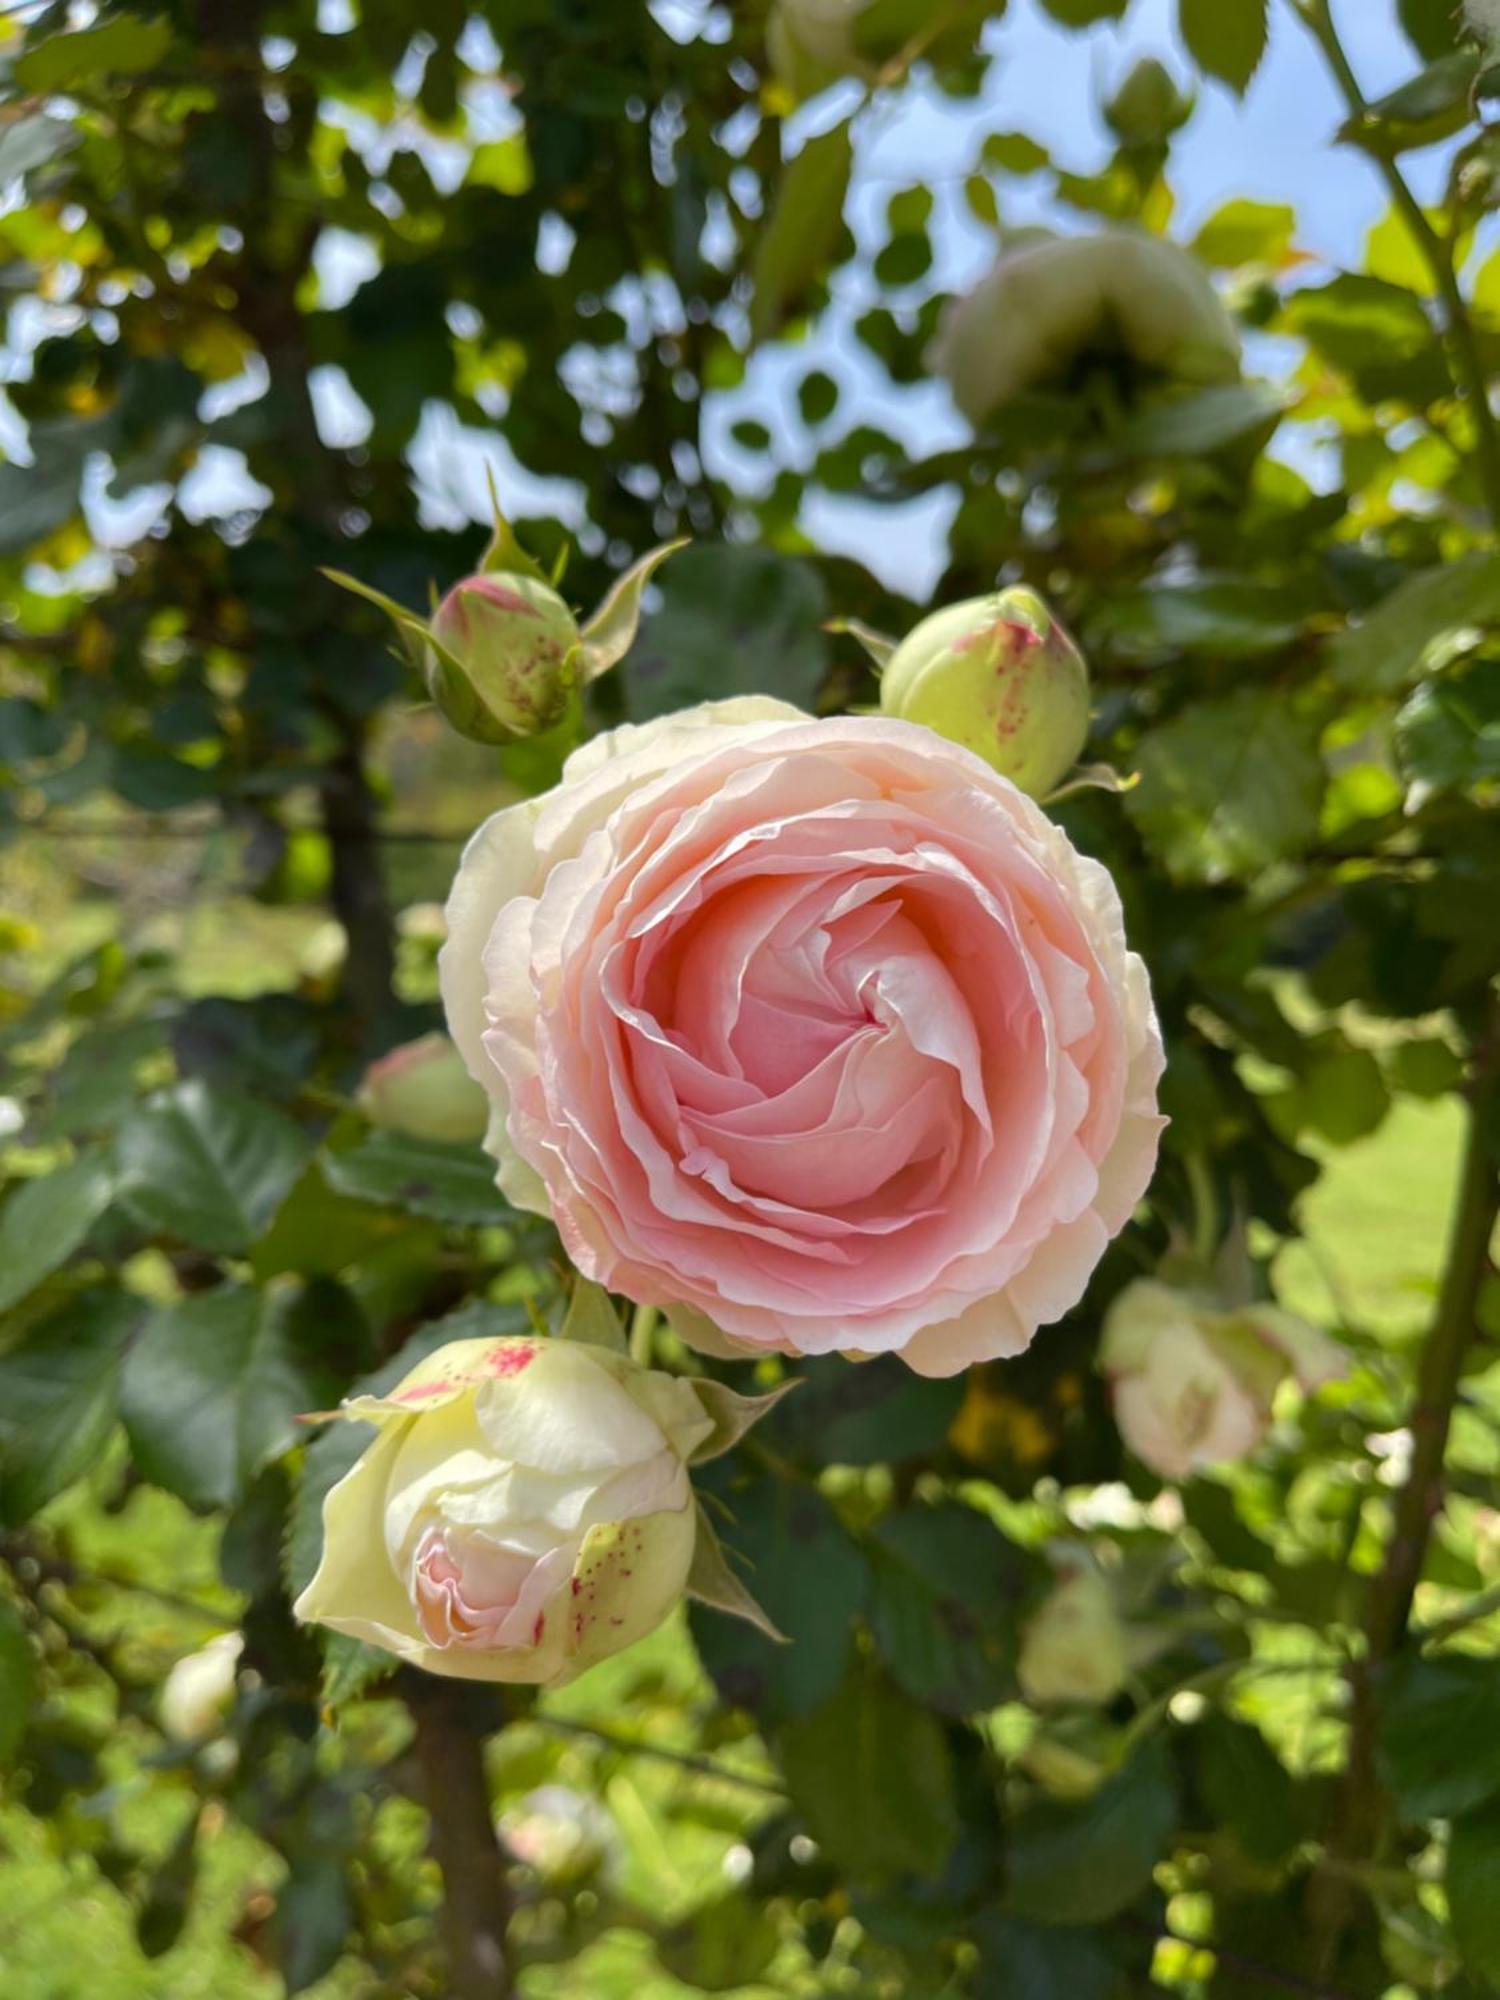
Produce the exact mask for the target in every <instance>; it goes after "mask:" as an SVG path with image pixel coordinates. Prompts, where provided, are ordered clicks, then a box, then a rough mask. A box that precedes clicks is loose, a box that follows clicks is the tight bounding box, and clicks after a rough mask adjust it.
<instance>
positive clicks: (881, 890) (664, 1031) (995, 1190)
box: [486, 720, 1159, 1365]
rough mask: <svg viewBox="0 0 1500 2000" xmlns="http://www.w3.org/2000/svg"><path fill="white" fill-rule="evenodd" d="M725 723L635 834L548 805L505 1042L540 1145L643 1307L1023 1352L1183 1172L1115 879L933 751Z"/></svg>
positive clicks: (592, 1262) (813, 1344)
mask: <svg viewBox="0 0 1500 2000" xmlns="http://www.w3.org/2000/svg"><path fill="white" fill-rule="evenodd" d="M644 733H645V732H643V734H644ZM710 735H711V737H712V747H711V748H709V749H708V751H707V754H706V755H704V756H702V757H694V758H689V759H688V761H686V762H685V763H684V764H682V765H681V766H680V767H678V768H673V769H671V770H662V771H659V772H658V773H657V774H656V775H653V776H652V777H651V778H650V779H649V781H648V782H647V783H645V784H644V785H642V786H640V787H639V788H638V789H636V790H635V791H634V792H629V791H628V790H627V791H626V792H619V791H617V792H615V793H614V794H611V795H610V797H609V799H608V801H607V803H606V802H605V798H604V793H603V792H602V791H600V792H598V794H597V797H596V798H595V799H594V803H595V804H597V805H598V807H599V811H600V812H601V813H604V812H607V813H608V815H609V816H608V817H607V818H597V817H592V816H591V815H592V813H593V807H592V806H591V805H590V804H589V801H588V800H586V799H583V798H582V796H581V793H580V791H579V790H577V789H576V788H575V790H574V793H573V797H572V800H571V803H570V804H568V805H566V806H565V805H564V804H563V803H562V802H561V801H558V802H557V804H556V809H555V810H554V809H553V807H551V806H548V807H544V809H543V811H542V813H541V815H540V818H539V821H538V825H541V824H542V823H543V822H546V823H547V824H548V826H549V828H550V829H551V832H550V833H549V836H548V837H549V838H550V839H551V840H552V841H553V847H552V849H551V851H550V853H549V854H544V853H543V845H542V843H541V842H540V841H539V844H538V863H539V869H540V871H541V873H542V874H543V875H544V876H545V880H544V882H543V884H542V887H541V890H540V893H539V895H538V897H537V901H536V908H535V911H534V913H533V915H532V918H531V924H530V948H529V956H528V961H527V965H526V976H525V981H524V982H523V981H522V980H521V979H520V978H518V977H517V976H516V973H515V971H514V969H512V970H511V971H509V972H508V973H505V972H501V971H500V970H499V968H498V967H497V977H498V979H499V980H500V981H501V983H502V985H503V989H504V991H503V993H502V998H501V1000H500V1002H499V1004H498V1005H496V1006H494V1007H493V1008H492V1029H491V1033H492V1036H493V1040H492V1041H491V1040H490V1039H489V1038H487V1040H486V1048H487V1049H489V1050H490V1051H491V1053H492V1054H493V1056H494V1060H495V1062H496V1063H497V1065H498V1067H499V1069H500V1071H501V1073H502V1076H503V1088H504V1090H505V1091H506V1093H507V1100H506V1101H507V1116H506V1131H507V1133H508V1135H509V1139H510V1141H511V1143H512V1144H513V1145H514V1146H515V1147H516V1148H517V1149H518V1151H519V1152H520V1153H521V1154H522V1155H523V1156H524V1158H525V1159H527V1160H528V1161H529V1163H530V1166H531V1168H532V1169H533V1170H534V1171H536V1172H538V1173H540V1175H541V1176H542V1179H543V1180H544V1181H545V1183H546V1185H547V1189H548V1194H549V1198H550V1202H551V1206H552V1208H553V1210H554V1213H555V1214H556V1216H557V1219H558V1223H559V1227H560V1228H561V1229H562V1231H563V1234H564V1237H565V1240H566V1241H567V1242H568V1245H569V1248H570V1250H571V1251H572V1252H573V1254H575V1256H578V1257H579V1258H580V1261H581V1262H582V1260H584V1259H587V1260H589V1261H588V1262H587V1263H584V1264H583V1267H584V1268H586V1269H589V1270H590V1271H591V1273H592V1274H593V1275H596V1276H599V1277H600V1278H601V1279H603V1280H604V1281H605V1282H608V1283H611V1284H613V1285H616V1286H617V1287H618V1288H619V1289H621V1290H624V1291H626V1292H629V1293H631V1294H632V1295H633V1296H636V1297H640V1298H648V1299H651V1300H653V1301H654V1302H657V1303H670V1302H673V1301H676V1302H679V1303H681V1304H683V1305H684V1306H686V1307H690V1308H693V1309H696V1310H697V1311H699V1312H702V1313H706V1314H707V1315H709V1316H710V1317H712V1318H713V1319H715V1320H717V1321H718V1322H719V1324H721V1325H722V1326H723V1327H724V1328H725V1330H726V1332H728V1333H730V1334H732V1335H735V1336H738V1337H740V1338H742V1339H745V1340H749V1341H752V1342H755V1343H758V1344H759V1345H761V1346H764V1347H780V1348H783V1349H784V1348H788V1347H790V1348H792V1349H794V1350H795V1349H797V1348H799V1347H800V1348H801V1349H802V1350H803V1351H820V1350H822V1349H824V1348H826V1347H830V1346H840V1345H847V1346H858V1347H865V1348H870V1349H878V1348H884V1347H890V1346H899V1345H901V1344H902V1343H911V1342H913V1340H914V1339H915V1338H916V1337H917V1336H921V1337H922V1339H923V1340H924V1341H926V1345H927V1348H928V1349H932V1350H933V1351H936V1350H935V1348H934V1343H933V1342H932V1341H929V1340H926V1336H925V1335H923V1334H922V1329H923V1328H925V1327H930V1326H934V1325H937V1324H939V1323H941V1324H950V1323H951V1324H952V1325H954V1326H959V1327H961V1328H962V1329H964V1331H963V1332H962V1335H961V1336H957V1335H956V1336H954V1338H955V1339H957V1340H958V1342H959V1344H960V1345H963V1344H964V1343H965V1342H968V1341H970V1340H971V1339H974V1340H983V1341H987V1342H989V1343H990V1347H991V1351H998V1349H999V1346H1000V1345H1001V1344H1005V1345H1007V1346H1008V1348H1010V1349H1013V1348H1014V1346H1015V1345H1016V1343H1017V1341H1018V1340H1019V1339H1021V1338H1022V1336H1024V1334H1025V1333H1026V1332H1028V1331H1029V1328H1028V1327H1027V1326H1026V1325H1025V1324H1024V1322H1025V1321H1027V1320H1028V1319H1029V1320H1030V1321H1031V1323H1032V1324H1033V1325H1034V1324H1035V1323H1036V1320H1037V1319H1038V1318H1041V1317H1050V1316H1054V1315H1055V1314H1056V1312H1059V1311H1065V1310H1067V1309H1068V1306H1069V1305H1070V1304H1071V1303H1072V1302H1073V1301H1074V1300H1075V1299H1076V1297H1077V1295H1078V1293H1079V1292H1080V1291H1081V1289H1082V1285H1083V1283H1085V1282H1086V1280H1087V1276H1088V1271H1089V1270H1090V1269H1091V1268H1092V1264H1093V1262H1094V1261H1096V1260H1097V1256H1098V1255H1099V1254H1100V1251H1101V1250H1102V1247H1103V1241H1104V1240H1107V1232H1108V1230H1109V1229H1112V1228H1114V1227H1117V1226H1118V1220H1117V1219H1116V1218H1117V1216H1118V1211H1119V1207H1120V1205H1121V1204H1122V1203H1124V1202H1126V1201H1127V1199H1129V1200H1131V1201H1132V1203H1133V1199H1134V1193H1135V1190H1136V1188H1137V1186H1138V1185H1139V1184H1141V1182H1142V1177H1143V1175H1145V1174H1148V1173H1149V1165H1150V1158H1151V1156H1152V1155H1153V1154H1154V1148H1155V1138H1156V1130H1157V1125H1158V1123H1159V1121H1158V1117H1157V1114H1156V1112H1155V1108H1154V1084H1155V1077H1156V1074H1157V1071H1158V1070H1159V1045H1158V1044H1157V1042H1156V1038H1155V1031H1154V1023H1153V1022H1152V1019H1151V1014H1150V1005H1149V996H1148V995H1146V994H1145V988H1144V976H1143V974H1142V973H1141V971H1140V968H1139V962H1138V961H1136V960H1134V959H1132V958H1131V957H1130V956H1129V955H1128V953H1127V952H1126V951H1125V947H1124V942H1123V929H1122V926H1121V923H1120V919H1119V910H1118V903H1117V900H1116V899H1115V897H1114V892H1113V888H1112V885H1110V884H1109V882H1108V878H1107V876H1105V875H1104V874H1103V871H1102V870H1099V869H1098V867H1097V864H1094V863H1091V862H1087V861H1085V860H1084V859H1083V858H1082V857H1079V856H1078V855H1077V854H1076V853H1075V852H1074V851H1073V850H1072V848H1071V847H1070V846H1069V845H1068V843H1067V841H1066V839H1065V838H1064V836H1063V835H1062V834H1061V833H1060V831H1059V830H1058V829H1057V828H1055V827H1054V826H1052V825H1051V823H1050V822H1048V821H1047V820H1046V818H1045V816H1044V815H1042V814H1041V813H1040V812H1039V811H1038V810H1037V809H1036V808H1035V807H1034V806H1032V805H1031V804H1030V803H1029V802H1028V801H1025V800H1023V799H1021V798H1020V796H1019V795H1018V794H1016V793H1014V791H1013V790H1012V788H1010V787H1009V786H1007V785H1006V784H1005V783H1004V781H1002V780H999V779H997V778H995V777H994V775H993V774H992V773H990V772H988V770H987V769H986V768H985V767H983V766H981V765H979V764H978V763H977V762H976V760H974V759H971V758H969V757H967V756H966V755H965V754H964V753H959V752H955V751H954V750H953V749H952V747H951V746H948V745H945V744H943V743H941V741H940V740H939V739H936V738H932V737H930V736H929V735H928V734H927V732H924V731H921V730H916V729H913V728H911V727H909V726H904V725H892V724H886V723H883V722H882V723H873V722H867V721H863V720H860V721H851V722H845V723H833V724H818V725H800V724H790V723H789V724H788V725H787V726H786V727H785V728H777V727H761V728H758V729H757V730H755V731H754V732H752V733H748V734H746V735H744V736H742V737H740V738H738V739H736V738H735V737H734V736H733V735H732V734H731V733H729V732H723V733H720V732H717V731H714V732H705V739H707V737H708V736H710ZM593 782H594V781H593V780H592V778H590V779H589V781H588V783H589V784H593ZM568 789H569V788H568V787H567V786H565V787H564V788H563V790H564V792H567V791H568ZM584 789H585V790H586V789H587V786H585V787H584ZM590 796H591V797H594V795H593V794H591V795H590ZM565 845H570V847H571V851H570V852H566V853H565V852H563V851H562V846H565ZM549 868H550V872H549ZM893 910H894V911H895V912H896V914H891V912H892V911H893ZM853 911H860V912H862V914H861V916H860V917H859V923H858V925H857V926H856V925H854V924H853V922H852V919H851V917H850V913H851V912H853ZM841 922H842V923H843V930H842V932H841V929H840V925H841ZM861 927H862V928H861ZM495 935H496V938H497V940H498V937H499V935H500V926H497V927H496V933H495ZM496 956H497V957H498V950H497V953H496ZM689 975H691V976H689ZM528 988H529V994H528V990H527V989H528ZM528 1002H529V1006H530V1013H529V1016H528V1013H527V1007H528ZM872 1019H873V1020H874V1021H876V1022H878V1023H879V1024H880V1028H881V1031H882V1032H883V1033H884V1034H885V1035H886V1036H887V1037H888V1038H889V1040H888V1042H885V1043H882V1042H878V1041H876V1040H873V1039H872V1038H871V1036H870V1023H871V1020H872ZM846 1022H847V1035H846V1036H845V1039H844V1040H842V1041H841V1040H840V1039H839V1036H840V1031H841V1029H842V1028H843V1027H844V1024H845V1023H846ZM799 1043H800V1046H798V1044H799ZM882 1048H883V1049H887V1050H895V1051H896V1052H897V1053H898V1054H899V1060H896V1059H895V1058H894V1057H893V1056H891V1055H890V1054H887V1055H886V1056H884V1057H882V1059H881V1061H879V1062H877V1061H875V1059H874V1057H873V1056H872V1055H870V1054H868V1053H867V1054H865V1055H862V1056H859V1057H858V1058H856V1055H855V1051H856V1050H859V1049H864V1050H867V1051H868V1050H875V1049H882ZM932 1074H939V1075H945V1076H947V1077H948V1078H950V1079H951V1084H950V1089H951V1091H952V1097H951V1104H952V1107H953V1108H952V1109H951V1110H949V1111H947V1112H946V1113H945V1114H942V1115H939V1116H936V1117H934V1114H933V1112H932V1092H931V1090H930V1088H929V1083H930V1077H931V1075H932ZM924 1077H926V1078H927V1079H928V1080H927V1081H924V1080H923V1079H924ZM851 1078H852V1079H855V1080H856V1081H857V1083H858V1085H859V1086H861V1087H860V1088H851V1087H850V1079H851ZM835 1079H837V1084H838V1085H841V1086H843V1088H844V1095H843V1097H842V1098H841V1097H840V1095H839V1088H838V1087H837V1086H835V1087H834V1088H833V1092H832V1096H831V1098H830V1097H829V1095H828V1093H829V1089H830V1086H834V1085H835ZM896 1085H899V1086H901V1087H900V1088H899V1089H897V1088H895V1087H894V1086H896ZM731 1086H737V1087H731ZM864 1086H869V1087H874V1088H875V1091H876V1096H875V1099H874V1100H873V1107H874V1108H873V1109H872V1100H871V1099H870V1097H869V1096H868V1093H867V1090H866V1089H865V1088H863V1087H864ZM747 1089H748V1090H753V1092H754V1093H755V1094H754V1095H753V1096H752V1095H746V1094H744V1093H745V1091H746V1090H747ZM820 1092H821V1093H822V1101H821V1103H819V1101H818V1100H819V1093H820ZM799 1093H800V1096H799ZM768 1106H769V1107H773V1110H772V1111H771V1112H770V1113H769V1114H768V1113H767V1111H766V1107H768ZM903 1106H904V1107H905V1113H906V1116H905V1121H904V1123H903V1117H902V1110H903ZM819 1113H821V1122H820V1119H819V1116H818V1115H817V1114H819ZM929 1119H933V1122H932V1123H931V1124H929V1123H928V1122H927V1121H928V1120H929ZM747 1120H749V1121H750V1123H749V1124H748V1125H746V1121H747ZM742 1126H743V1127H744V1129H742V1130H741V1129H737V1128H739V1127H742ZM938 1127H946V1128H948V1129H947V1130H946V1132H944V1131H940V1130H939V1129H938ZM986 1130H988V1131H990V1132H992V1133H993V1135H994V1141H993V1145H992V1146H991V1147H989V1148H988V1150H987V1148H986V1145H985V1143H984V1142H983V1140H984V1135H985V1133H986ZM833 1135H840V1136H843V1137H844V1138H845V1139H846V1141H848V1142H849V1143H850V1144H851V1145H852V1146H853V1147H854V1148H855V1150H857V1151H860V1152H863V1153H866V1154H868V1156H869V1157H868V1160H867V1161H866V1163H865V1166H864V1168H863V1171H862V1173H861V1175H860V1176H859V1177H858V1178H850V1177H849V1176H850V1173H851V1171H852V1170H850V1169H847V1168H844V1169H843V1171H844V1173H845V1179H844V1180H843V1181H840V1180H838V1178H837V1172H838V1170H839V1169H840V1168H841V1167H842V1162H841V1161H839V1160H837V1159H835V1158H834V1156H833V1152H832V1147H831V1146H825V1157H822V1158H820V1159H819V1161H818V1163H817V1164H818V1166H820V1167H823V1168H825V1169H826V1170H825V1171H823V1172H815V1171H813V1170H812V1169H811V1167H810V1165H809V1166H806V1167H799V1166H798V1164H797V1163H796V1155H797V1152H798V1149H799V1147H808V1146H812V1145H815V1144H819V1143H822V1142H824V1141H827V1140H829V1139H830V1138H831V1137H832V1136H833ZM877 1137H878V1139H879V1145H878V1146H877V1145H876V1144H875V1140H876V1138H877ZM731 1141H732V1142H734V1143H729V1142H731ZM736 1144H737V1145H738V1147H739V1151H738V1152H736V1151H735V1145H736ZM788 1173H790V1174H791V1176H792V1179H791V1180H790V1181H789V1180H788V1179H787V1178H786V1176H787V1174H788ZM820 1184H821V1185H820ZM788 1192H791V1193H793V1194H795V1196H796V1200H795V1201H791V1202H788V1201H786V1200H784V1199H781V1197H783V1196H784V1195H786V1194H787V1193H788ZM840 1231H847V1232H848V1233H847V1234H841V1233H839V1232H840ZM839 1245H842V1246H844V1247H843V1248H842V1249H841V1250H839V1251H838V1254H834V1252H835V1250H836V1248H837V1247H838V1246H839ZM856 1250H857V1254H856ZM1002 1293H1003V1294H1004V1300H1003V1302H1002V1304H1003V1309H1002V1305H997V1304H995V1303H994V1301H995V1299H996V1298H997V1297H998V1296H999V1295H1000V1294H1002ZM981 1308H984V1310H981ZM971 1315H972V1316H971ZM981 1324H983V1325H984V1326H986V1327H987V1328H988V1331H987V1332H983V1333H971V1331H970V1329H971V1328H973V1327H975V1326H979V1325H981ZM949 1344H950V1346H951V1344H952V1343H951V1342H950V1343H949ZM914 1357H915V1350H914ZM919 1365H920V1364H919Z"/></svg>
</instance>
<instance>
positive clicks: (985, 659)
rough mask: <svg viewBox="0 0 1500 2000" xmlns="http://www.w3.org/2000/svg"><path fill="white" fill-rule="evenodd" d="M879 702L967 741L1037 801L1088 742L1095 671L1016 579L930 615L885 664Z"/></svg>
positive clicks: (892, 712) (967, 746) (953, 738)
mask: <svg viewBox="0 0 1500 2000" xmlns="http://www.w3.org/2000/svg"><path fill="white" fill-rule="evenodd" d="M880 707H881V711H882V713H883V714H886V715H894V716H897V717H899V718H900V719H901V720H902V721H903V722H920V723H923V724H925V726H926V727H927V728H928V729H935V730H936V731H937V733H938V735H939V736H946V737H947V738H948V740H949V742H950V743H961V744H962V745H963V747H964V749H965V750H972V751H973V752H974V754H975V755H976V756H978V757H982V758H983V759H984V761H985V762H986V763H987V764H988V765H989V766H990V767H991V769H992V770H995V771H998V772H999V773H1000V775H1001V777H1002V778H1009V779H1010V781H1011V783H1012V784H1013V785H1017V786H1019V788H1020V789H1021V790H1022V791H1023V792H1026V793H1028V794H1029V795H1030V796H1031V797H1032V798H1034V799H1040V798H1045V797H1046V796H1047V794H1048V793H1049V792H1050V791H1051V790H1052V789H1053V787H1054V786H1055V785H1056V784H1057V782H1058V780H1059V779H1060V778H1062V777H1063V776H1064V775H1065V774H1066V773H1067V772H1068V771H1070V770H1071V769H1072V767H1073V765H1074V764H1075V763H1076V762H1077V760H1078V753H1079V751H1080V750H1081V749H1082V748H1083V743H1084V738H1085V737H1086V736H1087V735H1088V727H1089V673H1088V668H1087V666H1086V665H1085V664H1084V658H1083V655H1082V653H1080V652H1079V650H1078V648H1077V646H1075V645H1074V643H1073V641H1072V639H1071V638H1070V637H1069V636H1068V634H1067V632H1066V631H1065V630H1064V629H1063V627H1062V626H1061V625H1060V624H1059V623H1058V621H1057V620H1056V619H1055V618H1054V617H1053V616H1052V614H1051V612H1050V611H1049V610H1048V609H1047V607H1046V605H1045V604H1044V603H1043V602H1042V600H1041V598H1040V597H1038V596H1037V594H1036V592H1035V591H1034V590H1027V589H1025V588H1024V587H1022V586H1017V587H1016V588H1014V589H1010V590H1001V591H997V592H995V593H994V594H993V595H992V596H990V597H974V598H970V599H969V600H968V601H967V602H965V603H963V604H950V605H949V606H948V607H947V608H946V609H945V610H942V611H935V612H934V613H933V614H932V616H931V617H930V618H924V619H923V620H922V622H921V624H920V625H918V626H917V627H916V629H915V630H914V631H912V632H909V633H908V634H907V636H906V637H905V638H904V639H903V640H902V641H901V644H900V645H899V646H898V647H897V648H896V650H895V652H894V653H892V655H891V657H890V659H889V660H888V661H887V662H886V665H885V667H884V669H883V670H882V672H881V676H880Z"/></svg>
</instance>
